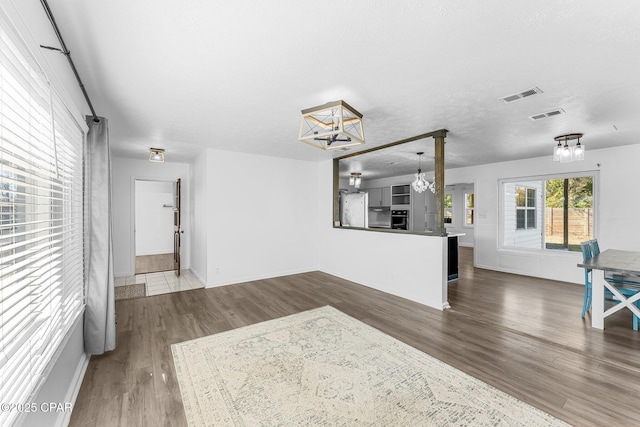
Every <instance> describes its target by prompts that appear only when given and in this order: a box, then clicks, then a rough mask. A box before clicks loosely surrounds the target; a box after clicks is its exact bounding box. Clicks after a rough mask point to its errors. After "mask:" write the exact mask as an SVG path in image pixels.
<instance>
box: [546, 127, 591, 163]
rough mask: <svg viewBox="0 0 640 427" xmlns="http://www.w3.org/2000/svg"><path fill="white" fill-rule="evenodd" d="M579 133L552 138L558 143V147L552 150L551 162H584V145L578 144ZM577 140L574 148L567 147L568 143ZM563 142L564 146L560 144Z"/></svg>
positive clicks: (580, 136) (580, 135)
mask: <svg viewBox="0 0 640 427" xmlns="http://www.w3.org/2000/svg"><path fill="white" fill-rule="evenodd" d="M582 136H583V134H581V133H568V134H566V135H560V136H556V137H555V138H553V139H554V140H555V141H558V145H556V146H555V148H554V149H553V161H554V162H560V163H569V162H573V161H580V160H584V150H585V148H584V145H582V144H580V138H582ZM574 139H577V140H578V142H577V143H576V145H575V146H574V147H570V146H569V143H568V142H569V141H571V140H574ZM563 142H564V145H562V143H563Z"/></svg>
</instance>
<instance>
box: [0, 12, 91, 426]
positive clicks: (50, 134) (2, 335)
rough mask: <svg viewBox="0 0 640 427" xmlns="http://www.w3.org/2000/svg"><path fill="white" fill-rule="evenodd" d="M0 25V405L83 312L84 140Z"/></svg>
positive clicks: (33, 377)
mask: <svg viewBox="0 0 640 427" xmlns="http://www.w3.org/2000/svg"><path fill="white" fill-rule="evenodd" d="M0 24H1V25H0V136H1V140H0V401H2V402H14V403H27V402H29V399H30V398H31V397H32V396H33V393H35V392H37V389H38V387H39V385H40V383H41V380H42V379H43V378H44V375H46V373H47V369H48V368H49V367H50V366H51V364H52V362H53V360H54V357H55V355H56V351H57V350H58V347H59V346H60V344H61V343H62V341H63V339H64V337H65V336H66V334H67V333H68V331H69V330H70V328H71V327H72V325H73V324H74V323H75V321H76V320H77V319H78V317H79V316H80V315H81V314H82V310H83V308H84V261H83V226H84V225H83V149H84V132H83V130H82V128H81V127H80V126H79V125H78V123H77V122H76V121H75V120H74V118H73V115H72V114H71V113H70V112H69V111H68V110H67V109H66V108H65V107H64V104H63V103H62V101H61V100H60V99H59V98H58V96H57V95H56V94H55V93H53V92H52V91H51V89H50V87H49V83H48V81H47V80H46V78H45V76H44V73H43V72H42V71H41V70H40V68H39V67H38V65H37V64H36V63H35V62H34V61H33V59H32V58H31V56H30V55H29V54H28V53H27V50H26V48H25V47H24V46H23V45H22V44H21V42H20V39H19V38H18V37H17V36H16V35H14V33H13V32H11V27H10V25H9V23H8V21H7V20H6V19H5V18H4V16H2V15H0ZM18 414H19V412H18V411H9V412H6V411H3V412H0V425H8V424H11V423H13V422H14V421H15V420H16V417H17V416H18Z"/></svg>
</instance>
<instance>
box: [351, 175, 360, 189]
mask: <svg viewBox="0 0 640 427" xmlns="http://www.w3.org/2000/svg"><path fill="white" fill-rule="evenodd" d="M361 183H362V174H361V173H360V172H352V173H351V176H350V177H349V185H353V186H354V187H356V188H360V184H361Z"/></svg>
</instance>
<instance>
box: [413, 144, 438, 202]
mask: <svg viewBox="0 0 640 427" xmlns="http://www.w3.org/2000/svg"><path fill="white" fill-rule="evenodd" d="M416 154H417V155H418V173H417V174H416V179H415V181H413V182H412V183H411V186H412V187H413V189H414V190H415V192H416V193H422V192H424V191H426V190H427V188H428V189H429V190H431V192H432V193H435V192H436V186H435V179H434V180H433V182H431V183H429V181H427V180H426V178H425V177H424V172H422V155H423V154H424V152H422V151H420V152H418V153H416Z"/></svg>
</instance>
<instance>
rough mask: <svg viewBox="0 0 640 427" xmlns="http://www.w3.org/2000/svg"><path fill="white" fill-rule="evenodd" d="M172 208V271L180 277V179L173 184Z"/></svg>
mask: <svg viewBox="0 0 640 427" xmlns="http://www.w3.org/2000/svg"><path fill="white" fill-rule="evenodd" d="M173 194H174V197H175V202H174V208H173V269H174V270H175V272H176V276H180V234H181V232H182V230H180V178H178V180H177V181H176V182H175V188H174V192H173Z"/></svg>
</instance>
